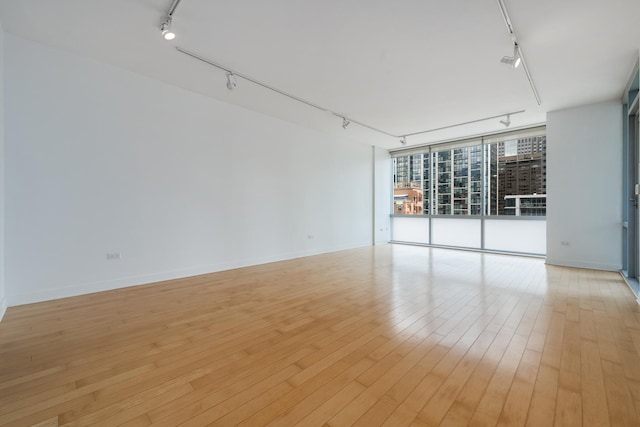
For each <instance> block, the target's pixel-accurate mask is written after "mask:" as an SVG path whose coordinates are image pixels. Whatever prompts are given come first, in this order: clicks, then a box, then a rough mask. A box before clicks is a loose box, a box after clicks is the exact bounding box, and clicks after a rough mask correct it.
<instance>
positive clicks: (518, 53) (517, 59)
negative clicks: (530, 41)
mask: <svg viewBox="0 0 640 427" xmlns="http://www.w3.org/2000/svg"><path fill="white" fill-rule="evenodd" d="M497 1H498V8H499V9H500V13H501V14H502V19H503V20H504V24H505V25H506V26H507V33H509V37H511V41H512V42H513V57H510V56H505V57H504V58H502V60H501V62H504V63H506V64H509V65H511V66H512V67H513V68H517V67H518V66H519V65H520V64H522V68H523V69H524V73H525V75H526V76H527V80H529V86H531V91H532V92H533V96H534V97H535V98H536V102H537V103H538V105H541V104H542V100H541V99H540V95H539V94H538V90H537V89H536V85H535V83H534V82H533V77H532V76H531V73H530V72H529V67H527V63H526V62H525V60H524V54H523V52H522V46H521V45H520V43H518V38H517V37H516V31H515V29H514V28H513V24H512V23H511V18H510V17H509V13H508V12H507V6H506V5H505V4H504V0H497Z"/></svg>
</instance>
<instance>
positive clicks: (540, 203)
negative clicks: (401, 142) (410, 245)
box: [392, 133, 547, 216]
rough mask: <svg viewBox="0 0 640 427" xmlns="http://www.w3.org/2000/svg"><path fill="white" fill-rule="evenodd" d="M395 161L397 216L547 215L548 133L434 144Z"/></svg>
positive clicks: (394, 178) (395, 209)
mask: <svg viewBox="0 0 640 427" xmlns="http://www.w3.org/2000/svg"><path fill="white" fill-rule="evenodd" d="M497 139H499V138H497ZM490 141H491V140H490ZM392 161H393V207H394V209H393V211H394V214H396V215H510V216H545V215H546V167H547V159H546V135H544V134H543V133H538V134H535V135H528V134H524V135H521V136H515V137H513V138H508V137H507V138H504V139H501V140H499V141H497V142H487V143H484V144H483V143H482V141H478V142H477V143H467V144H466V145H465V146H461V145H458V146H456V145H455V144H453V145H448V146H441V147H438V146H437V145H435V146H431V147H425V148H424V149H423V150H422V151H420V150H416V151H413V152H411V154H407V155H402V153H398V155H394V157H393V158H392Z"/></svg>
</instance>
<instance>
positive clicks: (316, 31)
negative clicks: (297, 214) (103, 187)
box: [0, 0, 640, 148]
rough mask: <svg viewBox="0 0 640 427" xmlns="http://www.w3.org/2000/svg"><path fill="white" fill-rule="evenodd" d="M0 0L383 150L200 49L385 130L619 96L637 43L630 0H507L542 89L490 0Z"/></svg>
mask: <svg viewBox="0 0 640 427" xmlns="http://www.w3.org/2000/svg"><path fill="white" fill-rule="evenodd" d="M171 3H172V0H110V1H104V0H103V1H98V0H93V1H90V0H56V1H51V0H0V20H1V21H2V26H3V29H4V31H6V32H8V33H11V34H15V35H18V36H21V37H24V38H28V39H31V40H35V41H38V42H41V43H44V44H47V45H50V46H53V47H56V48H60V49H63V50H66V51H70V52H74V53H77V54H80V55H83V56H88V57H91V58H94V59H97V60H100V61H104V62H107V63H111V64H114V65H116V66H119V67H122V68H125V69H129V70H132V71H135V72H138V73H141V74H144V75H147V76H150V77H153V78H156V79H159V80H162V81H165V82H168V83H171V84H175V85H177V86H180V87H183V88H186V89H189V90H192V91H194V92H199V93H203V94H205V95H208V96H212V97H215V98H218V99H221V100H223V101H226V102H230V103H234V104H239V105H242V106H245V107H247V108H250V109H253V110H256V111H260V112H263V113H265V114H269V115H272V116H275V117H279V118H281V119H284V120H288V121H291V122H294V123H299V124H302V125H304V126H308V127H311V128H316V129H320V130H322V131H326V132H330V133H333V134H340V135H345V134H346V135H347V136H349V137H351V138H353V139H357V140H360V141H364V142H367V143H370V144H375V145H378V146H381V147H385V148H398V147H400V144H399V142H398V140H397V139H395V138H390V137H387V136H384V135H381V134H378V133H376V132H373V131H370V130H368V129H366V128H362V127H360V126H357V125H356V124H352V125H351V126H349V127H348V128H347V129H346V130H345V129H342V119H341V118H339V117H335V116H333V115H331V114H329V113H325V112H321V111H319V110H316V109H314V108H311V107H308V106H305V105H303V104H299V103H297V102H295V101H292V100H290V99H288V98H285V97H282V96H281V95H277V94H274V93H272V92H270V91H268V90H266V89H264V88H260V87H259V86H256V85H253V84H251V83H249V82H244V81H242V79H238V87H237V88H236V90H234V91H228V90H227V88H226V85H225V83H226V77H225V75H224V72H223V71H220V70H218V69H216V68H214V67H212V66H210V65H207V64H204V63H202V62H199V61H197V60H194V59H193V58H190V57H189V56H186V55H184V54H182V53H180V52H178V51H177V50H176V49H175V47H176V46H178V47H181V48H183V49H186V50H189V51H192V52H195V53H197V54H198V55H200V56H203V57H205V58H208V59H210V60H212V61H214V62H217V63H220V64H223V65H224V66H226V67H228V68H231V69H234V70H236V71H238V72H240V73H242V74H245V75H248V76H251V77H253V78H255V79H257V80H259V81H262V82H264V83H266V84H268V85H270V86H272V87H275V88H278V89H280V90H283V91H285V92H288V93H291V94H293V95H295V96H297V97H300V98H303V99H305V100H308V101H310V102H313V103H314V104H317V105H320V106H323V107H325V108H327V109H328V110H331V111H334V112H337V113H339V114H343V115H346V116H349V117H351V118H353V119H354V120H357V121H360V122H362V123H365V124H368V125H370V126H373V127H376V128H379V129H382V130H384V131H386V132H388V133H391V134H394V135H402V134H408V133H413V132H418V131H422V130H428V129H435V128H440V127H445V126H450V125H454V124H458V123H462V122H468V121H475V120H478V119H482V118H485V117H489V116H496V115H501V114H505V113H508V112H512V111H519V110H526V111H525V113H522V114H517V115H514V116H512V117H511V122H512V125H511V128H517V127H522V126H530V125H533V124H539V123H542V122H544V121H545V115H546V112H548V111H552V110H556V109H561V108H566V107H571V106H576V105H581V104H587V103H593V102H599V101H605V100H611V99H619V98H621V96H622V91H623V89H624V86H625V84H626V82H627V79H628V77H629V74H630V72H631V69H632V67H633V65H634V63H635V61H636V60H637V58H638V48H639V47H640V1H638V0H607V1H603V0H536V1H522V0H505V4H506V7H507V9H508V11H509V15H510V17H511V20H512V24H513V26H514V28H515V31H516V35H517V37H518V41H519V43H520V46H521V47H522V49H523V52H524V55H525V59H526V61H527V65H528V67H529V69H530V72H531V75H532V76H533V80H534V82H535V84H536V86H537V89H538V92H539V94H540V97H541V99H542V105H540V106H538V105H537V103H536V100H535V98H534V96H533V93H532V91H531V88H530V86H529V83H528V81H527V78H526V75H525V73H524V71H523V69H522V67H521V68H518V69H515V70H514V69H511V68H509V67H508V66H506V65H504V64H501V63H500V58H502V57H503V56H505V55H511V54H512V44H511V39H510V37H509V34H508V33H507V29H506V26H505V24H504V21H503V19H502V16H501V14H500V10H499V8H498V3H497V1H496V0H449V1H441V0H439V1H438V0H400V1H388V0H340V1H338V0H322V1H300V0H271V1H258V0H233V1H225V2H222V1H211V0H181V2H180V4H179V5H178V8H177V9H176V11H175V13H174V20H173V29H174V30H175V32H176V34H177V37H176V39H175V40H173V41H172V42H167V41H165V40H164V39H162V37H161V35H160V31H159V25H160V22H161V21H162V18H163V17H164V15H166V13H167V11H168V9H169V7H170V5H171ZM499 120H500V119H492V120H486V121H481V122H478V123H474V124H471V125H465V126H457V127H452V128H449V129H445V130H441V131H436V132H430V133H427V134H424V135H422V136H416V137H409V138H408V145H414V144H421V143H425V142H433V141H441V140H445V139H450V138H456V137H461V136H468V135H474V134H479V133H485V132H492V131H499V130H503V129H504V126H503V125H501V124H500V123H499Z"/></svg>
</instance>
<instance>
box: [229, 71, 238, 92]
mask: <svg viewBox="0 0 640 427" xmlns="http://www.w3.org/2000/svg"><path fill="white" fill-rule="evenodd" d="M236 86H238V83H237V82H236V76H235V74H233V73H232V72H231V71H229V72H227V89H229V90H234V89H235V88H236Z"/></svg>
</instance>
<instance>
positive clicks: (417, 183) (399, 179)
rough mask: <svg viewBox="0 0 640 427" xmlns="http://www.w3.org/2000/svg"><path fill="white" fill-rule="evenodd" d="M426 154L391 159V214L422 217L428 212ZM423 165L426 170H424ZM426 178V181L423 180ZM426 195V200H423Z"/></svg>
mask: <svg viewBox="0 0 640 427" xmlns="http://www.w3.org/2000/svg"><path fill="white" fill-rule="evenodd" d="M425 157H427V158H428V153H426V154H425V153H419V154H411V155H408V156H400V157H395V158H394V159H393V213H394V214H404V215H422V214H423V213H424V212H425V207H426V209H427V212H428V203H429V202H428V201H429V197H428V195H429V180H428V174H429V170H428V162H425V161H424V158H425ZM425 163H427V164H426V169H425ZM425 177H426V179H425ZM425 195H426V199H425Z"/></svg>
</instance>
